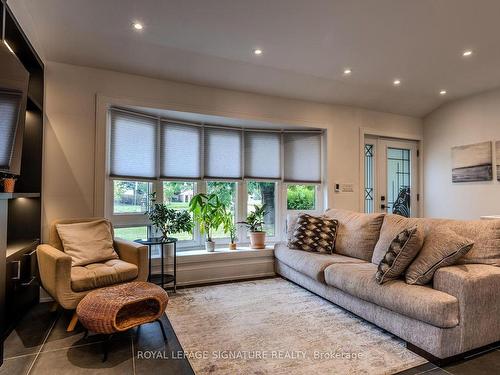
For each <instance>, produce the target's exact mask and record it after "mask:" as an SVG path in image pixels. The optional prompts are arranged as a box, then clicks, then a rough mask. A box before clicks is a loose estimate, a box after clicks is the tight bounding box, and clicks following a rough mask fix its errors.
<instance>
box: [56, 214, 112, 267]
mask: <svg viewBox="0 0 500 375" xmlns="http://www.w3.org/2000/svg"><path fill="white" fill-rule="evenodd" d="M56 227H57V232H58V234H59V237H60V238H61V241H62V244H63V247H64V252H65V253H66V254H68V255H69V256H71V258H72V266H85V265H87V264H91V263H99V262H103V261H107V260H110V259H118V254H117V253H116V252H115V250H114V249H113V234H112V230H111V224H110V223H109V221H107V220H105V219H101V220H95V221H90V222H83V223H72V224H56Z"/></svg>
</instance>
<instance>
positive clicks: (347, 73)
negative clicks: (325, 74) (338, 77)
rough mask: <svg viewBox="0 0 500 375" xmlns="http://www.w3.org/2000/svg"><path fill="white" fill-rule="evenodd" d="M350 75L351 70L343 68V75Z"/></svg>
mask: <svg viewBox="0 0 500 375" xmlns="http://www.w3.org/2000/svg"><path fill="white" fill-rule="evenodd" d="M351 73H352V70H351V68H345V69H344V75H346V76H348V75H349V74H351Z"/></svg>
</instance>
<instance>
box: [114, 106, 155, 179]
mask: <svg viewBox="0 0 500 375" xmlns="http://www.w3.org/2000/svg"><path fill="white" fill-rule="evenodd" d="M157 128H158V121H157V120H156V119H154V118H151V117H147V116H140V115H135V114H131V113H126V112H123V111H120V110H116V109H112V110H111V154H110V175H111V176H112V177H129V178H156V140H157V136H156V134H157Z"/></svg>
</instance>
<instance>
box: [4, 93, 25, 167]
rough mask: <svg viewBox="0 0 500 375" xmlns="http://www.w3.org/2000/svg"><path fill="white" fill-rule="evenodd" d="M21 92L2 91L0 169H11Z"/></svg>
mask: <svg viewBox="0 0 500 375" xmlns="http://www.w3.org/2000/svg"><path fill="white" fill-rule="evenodd" d="M21 98H22V94H21V93H20V92H9V91H0V134H1V135H2V136H1V137H0V168H1V169H9V168H10V163H11V158H12V149H13V146H14V138H15V135H16V127H17V120H18V117H19V108H20V105H21Z"/></svg>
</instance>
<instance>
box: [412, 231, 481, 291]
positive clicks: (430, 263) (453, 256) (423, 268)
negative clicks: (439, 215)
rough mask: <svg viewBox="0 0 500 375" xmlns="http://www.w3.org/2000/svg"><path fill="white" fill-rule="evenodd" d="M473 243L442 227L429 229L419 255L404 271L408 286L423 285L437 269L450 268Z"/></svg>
mask: <svg viewBox="0 0 500 375" xmlns="http://www.w3.org/2000/svg"><path fill="white" fill-rule="evenodd" d="M473 245H474V242H473V241H471V240H469V239H467V238H465V237H462V236H460V235H458V234H456V233H455V232H454V231H452V230H451V229H448V228H444V227H437V228H434V229H431V230H430V232H429V233H428V234H427V236H426V237H425V241H424V245H423V247H422V250H420V253H419V254H418V256H417V257H416V258H415V260H414V261H413V263H412V264H410V266H409V267H408V270H407V271H406V282H407V283H408V284H416V285H425V284H427V283H429V282H430V281H431V280H432V278H433V277H434V272H436V270H437V269H438V268H441V267H446V266H451V265H453V264H455V263H456V262H457V260H458V259H459V258H460V257H462V256H463V255H465V254H466V253H467V252H468V251H469V250H470V249H472V246H473Z"/></svg>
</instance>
